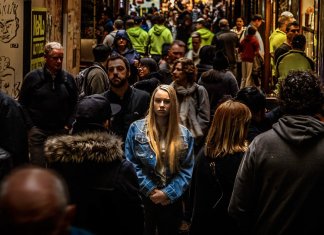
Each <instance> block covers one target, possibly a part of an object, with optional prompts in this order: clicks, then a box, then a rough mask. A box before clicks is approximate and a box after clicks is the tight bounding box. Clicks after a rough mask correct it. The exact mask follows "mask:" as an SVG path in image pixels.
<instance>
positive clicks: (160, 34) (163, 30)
mask: <svg viewBox="0 0 324 235" xmlns="http://www.w3.org/2000/svg"><path fill="white" fill-rule="evenodd" d="M148 40H149V41H148V45H149V54H151V55H162V45H163V44H164V43H170V44H171V43H172V42H173V37H172V33H171V31H170V30H169V29H168V28H167V27H165V26H164V25H159V24H155V25H154V26H153V27H152V28H151V29H150V30H149V32H148Z"/></svg>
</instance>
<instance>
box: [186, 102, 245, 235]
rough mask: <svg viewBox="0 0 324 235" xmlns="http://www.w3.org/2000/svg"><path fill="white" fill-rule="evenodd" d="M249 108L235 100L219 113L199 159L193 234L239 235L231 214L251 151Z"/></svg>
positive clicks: (195, 169)
mask: <svg viewBox="0 0 324 235" xmlns="http://www.w3.org/2000/svg"><path fill="white" fill-rule="evenodd" d="M250 120H251V112H250V110H249V108H248V107H247V106H246V105H244V104H242V103H240V102H238V101H233V100H228V101H225V102H224V103H222V104H221V105H220V106H219V107H218V108H217V109H216V111H215V115H214V118H213V121H212V124H211V127H210V129H209V132H208V135H207V138H206V143H205V146H204V147H203V148H202V149H201V151H200V152H199V154H198V156H197V161H196V164H195V168H194V173H193V180H192V185H191V194H190V196H191V197H192V198H191V199H192V202H193V215H192V224H191V228H190V234H191V235H193V234H205V232H207V231H208V234H227V235H228V234H239V233H238V230H237V227H236V225H235V223H234V221H232V219H231V218H230V217H229V216H228V214H227V207H228V204H229V200H230V197H231V194H232V190H233V185H234V180H235V176H236V172H237V170H238V167H239V165H240V162H241V159H242V157H243V154H244V152H245V151H246V150H247V147H248V146H247V140H246V136H247V130H248V124H249V122H250Z"/></svg>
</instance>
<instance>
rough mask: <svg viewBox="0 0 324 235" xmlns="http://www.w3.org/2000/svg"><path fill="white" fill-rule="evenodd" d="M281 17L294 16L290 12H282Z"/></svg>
mask: <svg viewBox="0 0 324 235" xmlns="http://www.w3.org/2000/svg"><path fill="white" fill-rule="evenodd" d="M281 16H287V17H290V18H294V15H293V13H291V12H290V11H284V12H282V13H281Z"/></svg>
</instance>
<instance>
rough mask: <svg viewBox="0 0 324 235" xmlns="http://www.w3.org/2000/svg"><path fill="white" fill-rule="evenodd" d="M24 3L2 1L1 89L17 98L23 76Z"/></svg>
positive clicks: (0, 24) (8, 0)
mask: <svg viewBox="0 0 324 235" xmlns="http://www.w3.org/2000/svg"><path fill="white" fill-rule="evenodd" d="M23 4H24V1H22V0H20V1H18V0H16V1H14V0H2V1H1V2H0V91H2V92H4V93H6V94H8V95H10V96H12V97H14V98H17V96H18V93H19V89H20V85H21V82H22V77H23V74H22V73H23V72H22V71H23V30H22V27H21V26H20V23H19V22H22V21H23Z"/></svg>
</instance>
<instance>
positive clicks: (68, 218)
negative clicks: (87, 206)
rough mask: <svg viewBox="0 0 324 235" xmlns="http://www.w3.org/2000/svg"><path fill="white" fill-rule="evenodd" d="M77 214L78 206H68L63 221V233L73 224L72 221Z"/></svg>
mask: <svg viewBox="0 0 324 235" xmlns="http://www.w3.org/2000/svg"><path fill="white" fill-rule="evenodd" d="M75 214H76V206H75V205H68V206H67V207H66V208H65V213H64V216H63V220H62V223H61V231H66V230H68V229H69V227H70V226H71V224H72V221H73V219H74V217H75Z"/></svg>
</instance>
